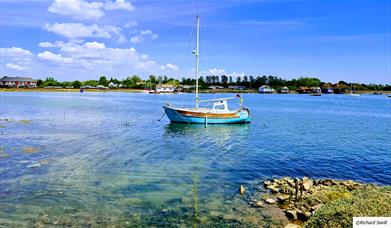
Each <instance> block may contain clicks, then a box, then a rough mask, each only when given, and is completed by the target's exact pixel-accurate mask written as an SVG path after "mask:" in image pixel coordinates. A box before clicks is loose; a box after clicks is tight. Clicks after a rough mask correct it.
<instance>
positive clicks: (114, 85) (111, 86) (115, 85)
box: [109, 82, 118, 88]
mask: <svg viewBox="0 0 391 228" xmlns="http://www.w3.org/2000/svg"><path fill="white" fill-rule="evenodd" d="M109 87H110V88H117V87H118V85H117V84H115V83H114V82H110V83H109Z"/></svg>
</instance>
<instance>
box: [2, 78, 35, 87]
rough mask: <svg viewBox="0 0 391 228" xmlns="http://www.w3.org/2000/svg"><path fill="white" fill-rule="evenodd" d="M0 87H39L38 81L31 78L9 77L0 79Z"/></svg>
mask: <svg viewBox="0 0 391 228" xmlns="http://www.w3.org/2000/svg"><path fill="white" fill-rule="evenodd" d="M0 86H6V87H30V88H31V87H37V81H35V80H34V79H32V78H29V77H8V76H5V77H3V78H1V79H0Z"/></svg>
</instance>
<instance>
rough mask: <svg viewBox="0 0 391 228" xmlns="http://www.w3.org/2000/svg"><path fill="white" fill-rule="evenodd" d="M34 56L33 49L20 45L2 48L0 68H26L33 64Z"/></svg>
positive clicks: (0, 50)
mask: <svg viewBox="0 0 391 228" xmlns="http://www.w3.org/2000/svg"><path fill="white" fill-rule="evenodd" d="M33 57H34V55H33V53H32V52H31V51H29V50H26V49H23V48H20V47H11V48H0V64H1V65H0V69H1V71H3V67H5V68H7V69H11V70H26V69H28V68H29V66H31V62H32V59H33ZM4 63H5V64H4ZM3 64H4V65H3Z"/></svg>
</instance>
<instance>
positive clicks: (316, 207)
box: [311, 204, 322, 211]
mask: <svg viewBox="0 0 391 228" xmlns="http://www.w3.org/2000/svg"><path fill="white" fill-rule="evenodd" d="M321 207H322V204H317V205H315V206H312V207H311V211H317V210H319V209H320V208H321Z"/></svg>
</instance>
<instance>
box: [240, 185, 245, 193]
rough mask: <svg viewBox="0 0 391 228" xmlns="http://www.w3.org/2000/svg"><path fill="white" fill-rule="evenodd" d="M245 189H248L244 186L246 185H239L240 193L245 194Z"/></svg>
mask: <svg viewBox="0 0 391 228" xmlns="http://www.w3.org/2000/svg"><path fill="white" fill-rule="evenodd" d="M245 191H246V189H245V188H244V186H243V185H240V187H239V192H240V195H243V194H244V192H245Z"/></svg>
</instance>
